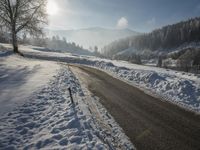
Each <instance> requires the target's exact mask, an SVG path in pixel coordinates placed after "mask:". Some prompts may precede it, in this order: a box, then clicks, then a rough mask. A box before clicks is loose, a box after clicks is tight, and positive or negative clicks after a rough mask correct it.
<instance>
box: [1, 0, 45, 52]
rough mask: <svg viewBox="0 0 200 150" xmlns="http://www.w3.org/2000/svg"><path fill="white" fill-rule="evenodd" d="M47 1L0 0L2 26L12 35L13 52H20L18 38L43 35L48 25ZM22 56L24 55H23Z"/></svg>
mask: <svg viewBox="0 0 200 150" xmlns="http://www.w3.org/2000/svg"><path fill="white" fill-rule="evenodd" d="M46 4H47V0H0V26H1V27H2V29H3V30H7V31H8V34H10V37H11V40H12V45H13V51H14V52H15V53H18V54H21V53H20V52H19V50H18V36H19V34H22V33H26V34H29V35H31V36H32V35H39V34H42V33H43V32H42V31H43V30H42V25H43V24H47V14H46ZM21 55H22V54H21Z"/></svg>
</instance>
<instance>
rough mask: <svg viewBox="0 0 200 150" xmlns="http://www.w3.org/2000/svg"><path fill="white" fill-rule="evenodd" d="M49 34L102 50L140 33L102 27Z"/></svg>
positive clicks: (48, 32) (51, 32)
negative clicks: (108, 45)
mask: <svg viewBox="0 0 200 150" xmlns="http://www.w3.org/2000/svg"><path fill="white" fill-rule="evenodd" d="M47 34H48V35H49V36H50V37H52V36H56V35H58V36H60V37H65V38H66V39H67V41H69V42H75V43H77V44H79V45H81V46H83V47H84V48H89V47H92V48H93V47H94V46H98V47H99V48H102V47H103V46H105V45H107V44H109V43H111V42H113V41H115V40H118V39H121V38H126V37H129V36H135V35H138V34H139V33H138V32H135V31H132V30H130V29H123V30H117V29H105V28H100V27H94V28H87V29H79V30H49V31H47Z"/></svg>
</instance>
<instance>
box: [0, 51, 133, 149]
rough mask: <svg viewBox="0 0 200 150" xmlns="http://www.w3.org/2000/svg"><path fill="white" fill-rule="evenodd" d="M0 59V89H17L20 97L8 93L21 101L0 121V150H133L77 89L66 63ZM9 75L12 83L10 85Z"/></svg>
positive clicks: (99, 107) (108, 118) (90, 98)
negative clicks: (70, 90)
mask: <svg viewBox="0 0 200 150" xmlns="http://www.w3.org/2000/svg"><path fill="white" fill-rule="evenodd" d="M0 56H1V54H0ZM0 60H1V63H0V64H1V71H0V73H1V79H0V81H1V83H3V84H1V85H0V87H1V89H3V88H4V87H5V88H6V89H7V91H8V92H9V90H11V91H13V92H15V90H17V92H16V93H18V94H19V98H18V96H17V97H15V96H14V95H15V93H12V95H10V96H9V94H7V97H10V98H12V99H13V100H14V101H15V102H17V101H16V99H15V98H18V100H19V101H20V98H23V99H24V100H23V101H21V103H18V104H17V105H15V103H11V104H12V105H14V106H13V107H12V109H11V110H10V109H8V110H7V113H5V112H4V113H3V114H2V115H1V117H0V149H13V150H15V149H25V150H26V149H27V150H29V149H34V150H35V149H48V150H50V149H135V148H134V146H133V145H132V143H131V142H130V141H129V139H128V137H127V136H126V135H125V134H124V132H123V130H122V129H121V128H120V127H119V125H118V124H117V123H116V122H115V121H114V119H113V117H112V116H111V115H110V114H109V113H108V112H107V110H106V109H105V108H104V107H103V106H102V105H101V104H100V102H99V100H98V98H97V97H95V96H92V95H91V94H90V92H89V91H87V89H86V88H84V89H83V88H81V85H80V84H79V81H78V80H77V79H76V77H75V76H74V74H73V73H72V72H71V71H70V69H69V68H68V67H67V65H66V64H61V63H55V62H51V61H39V60H34V59H28V58H26V59H24V58H22V57H19V56H16V55H10V56H6V57H4V56H3V57H0ZM38 63H39V64H38ZM46 65H47V66H46ZM24 67H25V68H24ZM35 67H36V68H35ZM53 67H55V68H53ZM40 68H43V69H44V68H46V69H44V70H43V69H41V70H40V71H39V69H40ZM10 69H11V71H10ZM18 69H22V70H23V71H20V70H18ZM24 69H25V71H26V69H27V70H28V73H27V72H24ZM34 69H36V71H35V70H34ZM33 70H34V71H33ZM51 70H52V71H51ZM44 73H46V74H48V75H49V76H46V74H45V75H44ZM36 74H37V75H36ZM50 74H51V75H50ZM13 75H15V76H14V81H13V82H12V81H9V80H8V79H12V76H13ZM8 77H9V78H8ZM24 79H26V81H24ZM42 80H44V81H43V82H42ZM41 82H42V83H41ZM34 84H36V85H34ZM32 86H33V87H32ZM68 87H70V88H71V89H72V94H73V98H74V104H72V102H71V99H70V96H69V91H68ZM13 89H15V90H13ZM19 89H21V90H19ZM4 92H5V91H2V90H1V94H3V93H4ZM21 95H26V96H25V97H23V96H21ZM4 98H6V96H4ZM9 102H10V101H8V103H9ZM1 106H4V103H3V102H2V101H1Z"/></svg>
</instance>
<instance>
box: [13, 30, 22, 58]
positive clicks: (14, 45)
mask: <svg viewBox="0 0 200 150" xmlns="http://www.w3.org/2000/svg"><path fill="white" fill-rule="evenodd" d="M12 45H13V51H14V53H17V54H19V55H21V56H24V55H23V54H22V53H21V52H20V51H19V49H18V41H17V35H16V33H15V30H13V33H12Z"/></svg>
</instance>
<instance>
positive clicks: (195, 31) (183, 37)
mask: <svg viewBox="0 0 200 150" xmlns="http://www.w3.org/2000/svg"><path fill="white" fill-rule="evenodd" d="M199 41H200V17H196V18H192V19H189V20H187V21H181V22H179V23H177V24H173V25H168V26H165V27H163V28H161V29H156V30H154V31H152V32H150V33H144V34H141V35H138V36H132V37H128V38H125V39H122V40H118V41H114V42H113V43H111V44H109V45H107V46H105V47H104V48H103V49H102V52H103V54H104V55H105V56H108V57H112V56H113V55H114V54H116V53H118V52H120V51H123V50H126V49H128V48H130V47H134V48H135V49H137V50H138V51H141V50H149V51H157V50H159V51H168V50H169V49H173V48H176V47H178V46H180V45H182V44H184V43H190V42H199Z"/></svg>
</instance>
